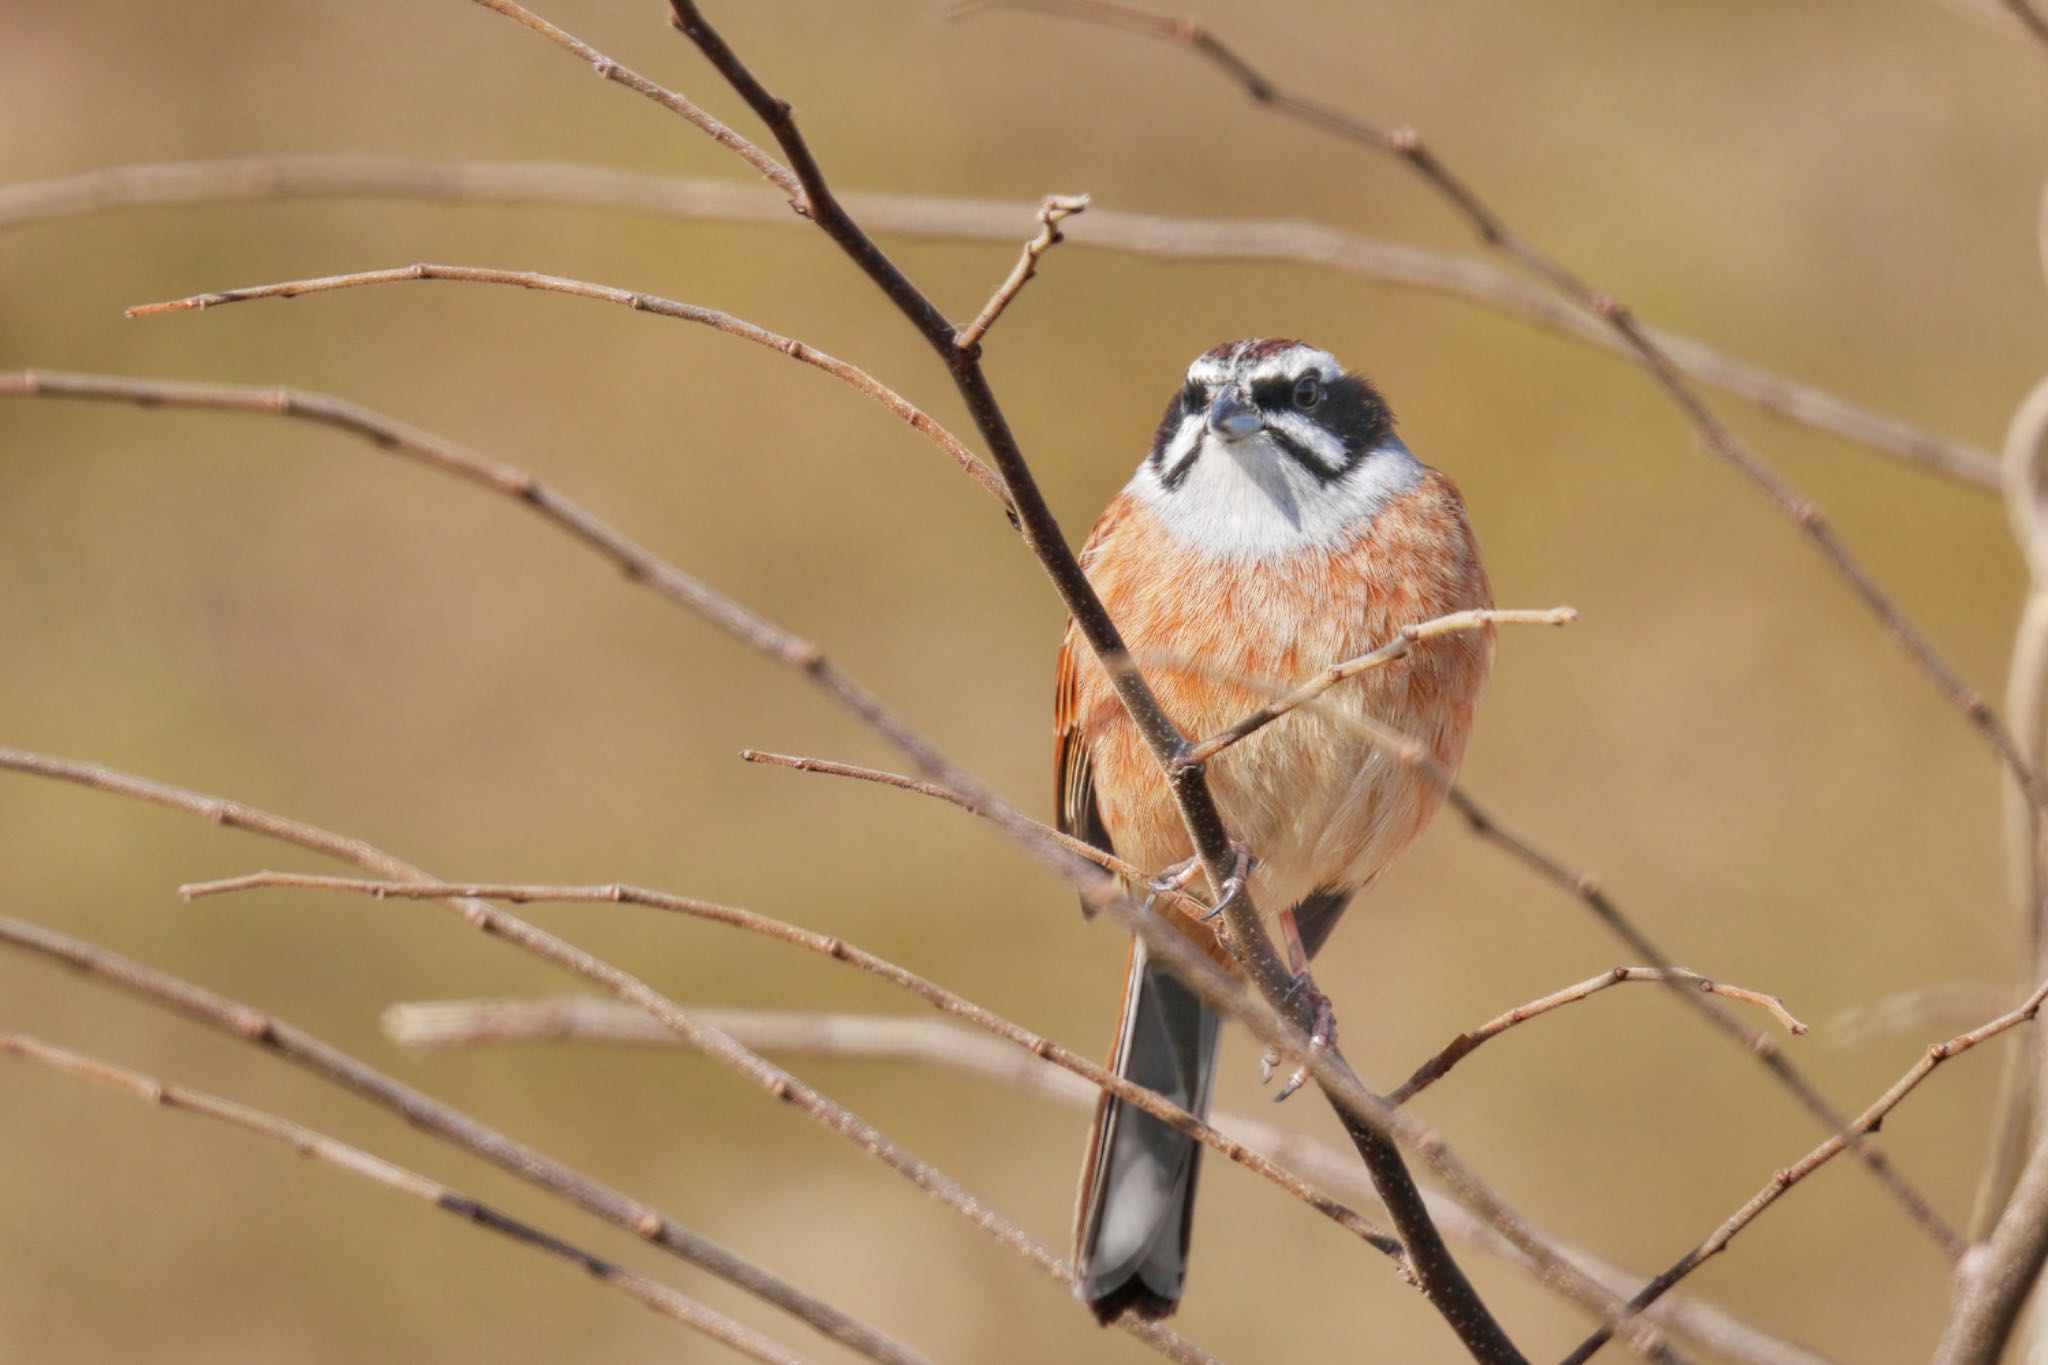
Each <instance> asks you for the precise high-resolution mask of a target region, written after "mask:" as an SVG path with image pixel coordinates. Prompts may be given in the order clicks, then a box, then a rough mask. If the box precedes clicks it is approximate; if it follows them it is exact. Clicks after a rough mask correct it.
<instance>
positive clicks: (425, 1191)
mask: <svg viewBox="0 0 2048 1365" xmlns="http://www.w3.org/2000/svg"><path fill="white" fill-rule="evenodd" d="M0 1053H4V1054H7V1055H9V1056H14V1057H19V1058H21V1059H22V1060H24V1061H28V1062H34V1063H36V1064H37V1065H39V1066H43V1067H47V1068H49V1069H50V1070H52V1071H56V1072H60V1073H62V1074H64V1075H67V1076H71V1077H74V1078H76V1079H78V1080H83V1081H91V1082H93V1083H95V1084H97V1085H104V1086H107V1087H110V1088H111V1089H115V1090H122V1091H126V1092H127V1093H128V1094H130V1095H133V1096H135V1098H137V1099H139V1100H141V1101H142V1102H143V1103H145V1104H153V1105H159V1106H162V1107H163V1108H166V1109H177V1110H183V1111H184V1112H186V1113H188V1114H198V1115H200V1116H201V1117H203V1118H210V1119H214V1120H217V1121H218V1122H221V1123H225V1124H227V1125H229V1126H230V1127H234V1128H240V1129H242V1130H243V1131H244V1132H250V1133H255V1134H257V1135H258V1136H259V1137H266V1138H269V1139H270V1140H271V1141H273V1142H281V1143H283V1144H284V1145H285V1146H287V1147H290V1148H291V1149H292V1150H293V1151H295V1152H297V1153H298V1154H299V1155H300V1156H305V1157H311V1158H313V1159H314V1160H316V1161H322V1162H325V1163H327V1164H328V1165H330V1166H333V1167H334V1168H335V1169H337V1170H342V1171H346V1172H348V1173H349V1174H350V1175H355V1176H360V1177H362V1178H363V1179H365V1180H368V1181H370V1182H372V1183H373V1184H377V1185H382V1186H383V1187H384V1188H385V1189H388V1190H392V1191H394V1192H396V1193H398V1194H404V1195H410V1196H411V1197H413V1198H414V1199H423V1200H425V1201H426V1202H427V1203H429V1204H432V1205H433V1206H434V1207H435V1208H437V1209H440V1210H441V1211H442V1212H443V1213H449V1214H453V1215H454V1216H455V1217H457V1218H460V1219H462V1220H463V1221H464V1222H467V1223H470V1224H472V1225H474V1226H476V1227H479V1228H483V1229H485V1230H486V1231H489V1232H495V1233H497V1234H498V1235H500V1236H502V1237H507V1238H510V1239H511V1240H512V1241H514V1242H517V1243H519V1244H520V1245H522V1246H528V1247H532V1248H533V1249H534V1250H536V1251H539V1252H542V1253H544V1254H546V1255H549V1256H553V1257H555V1258H556V1259H558V1260H562V1261H566V1262H567V1263H568V1264H570V1265H572V1266H574V1267H576V1268H577V1269H578V1270H581V1271H582V1272H584V1273H585V1274H586V1275H588V1276H590V1278H591V1279H593V1280H596V1281H597V1282H598V1283H599V1284H602V1285H607V1286H609V1287H610V1288H613V1289H616V1290H618V1291H619V1292H621V1293H623V1294H625V1295H626V1296H628V1297H629V1298H632V1299H635V1300H637V1301H639V1302H640V1303H641V1304H642V1305H643V1306H645V1307H647V1308H650V1309H652V1310H653V1311H655V1312H656V1313H659V1314H661V1315H662V1316H663V1317H666V1318H672V1319H674V1320H675V1321H677V1322H680V1323H682V1324H683V1325H684V1326H686V1327H693V1328H695V1329H696V1330H697V1331H699V1332H702V1333H704V1335H706V1336H708V1337H710V1338H711V1339H712V1340H714V1341H719V1342H723V1343H724V1344H725V1345H727V1346H730V1347H731V1348H732V1349H733V1350H735V1351H738V1352H739V1353H740V1354H741V1355H743V1356H746V1357H748V1358H749V1359H751V1360H759V1361H763V1362H765V1365H804V1362H803V1357H801V1356H798V1355H795V1354H793V1353H791V1352H790V1351H788V1350H785V1349H784V1348H783V1347H782V1346H780V1345H778V1344H777V1343H776V1342H773V1341H771V1340H769V1339H768V1338H767V1337H764V1336H762V1335H761V1334H760V1333H759V1332H756V1331H755V1330H754V1329H753V1328H751V1327H747V1326H745V1325H744V1324H741V1323H738V1322H734V1321H733V1320H732V1319H731V1318H729V1317H727V1316H725V1314H723V1313H719V1312H716V1311H714V1310H712V1309H710V1308H707V1307H705V1306H704V1305H703V1304H701V1303H698V1302H697V1301H696V1300H695V1299H693V1298H690V1297H689V1296H688V1295H686V1294H682V1293H679V1292H678V1291H676V1290H674V1289H671V1288H669V1287H668V1286H667V1285H665V1284H662V1283H660V1282H658V1281H655V1280H650V1279H648V1278H647V1277H646V1276H644V1275H637V1274H635V1273H634V1272H632V1271H630V1270H628V1269H626V1268H625V1267H624V1266H621V1265H614V1264H613V1263H612V1262H610V1261H607V1260H604V1259H602V1258H601V1257H598V1256H594V1255H592V1254H591V1253H590V1252H587V1251H585V1250H583V1249H582V1248H581V1247H578V1246H574V1245H571V1244H570V1243H568V1242H565V1241H563V1240H562V1239H561V1238H559V1237H556V1236H554V1235H553V1234H552V1233H548V1232H543V1231H542V1230H541V1229H539V1228H537V1227H534V1226H533V1225H532V1224H530V1223H524V1222H521V1221H520V1220H519V1219H517V1218H514V1217H512V1216H511V1215H510V1214H506V1213H501V1212H499V1211H498V1210H497V1209H495V1208H493V1207H491V1206H490V1205H489V1204H486V1203H484V1202H483V1201H482V1200H479V1199H473V1198H471V1197H470V1196H469V1195H466V1194H464V1193H462V1192H461V1191H460V1190H453V1189H450V1188H449V1187H448V1186H446V1185H443V1184H441V1183H440V1182H439V1181H437V1180H430V1179H428V1178H427V1177H426V1176H423V1175H420V1174H418V1173H417V1172H415V1171H410V1170H407V1169H406V1168H405V1167H403V1166H400V1165H397V1164H395V1163H393V1162H389V1161H386V1160H384V1159H383V1158H382V1157H379V1156H373V1155H371V1154H370V1153H369V1152H366V1151H364V1150H362V1149H361V1148H360V1147H353V1146H350V1145H349V1144H348V1143H346V1142H342V1141H340V1140H339V1139H336V1138H331V1137H329V1136H327V1135H326V1134H325V1133H319V1132H315V1131H314V1130H313V1129H310V1128H306V1127H302V1126H301V1125H299V1124H296V1123H292V1122H290V1121H289V1120H286V1119H281V1118H279V1117H277V1116H276V1115H274V1114H267V1113H265V1112H263V1111H262V1110H260V1109H251V1108H249V1107H247V1106H246V1105H240V1104H236V1103H234V1102H233V1101H230V1100H224V1099H220V1098H219V1097H217V1096H214V1095H209V1094H207V1093H205V1092H204V1091H200V1090H191V1089H187V1088H186V1087H184V1086H178V1085H170V1084H167V1083H165V1082H163V1081H160V1080H157V1079H156V1078H155V1077H152V1076H145V1075H143V1074H142V1073H141V1072H139V1071H130V1070H128V1069H127V1068H126V1067H120V1066H115V1065H113V1064H112V1063H110V1062H103V1061H99V1060H97V1059H96V1058H92V1057H86V1056H82V1055H80V1054H78V1053H76V1052H69V1051H66V1050H65V1049H63V1048H59V1047H52V1046H50V1045H49V1044H48V1043H44V1042H39V1041H38V1040H36V1039H34V1038H27V1037H23V1036H22V1035H20V1034H7V1033H0Z"/></svg>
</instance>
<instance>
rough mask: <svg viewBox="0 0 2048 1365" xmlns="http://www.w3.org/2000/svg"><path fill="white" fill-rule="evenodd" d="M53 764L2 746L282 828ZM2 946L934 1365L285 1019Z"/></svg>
mask: <svg viewBox="0 0 2048 1365" xmlns="http://www.w3.org/2000/svg"><path fill="white" fill-rule="evenodd" d="M21 760H33V761H29V762H23V761H21ZM51 762H53V760H44V759H41V758H40V756H36V755H24V754H20V753H17V752H15V751H12V750H0V767H9V768H13V769H14V770H16V771H20V772H28V773H35V774H39V775H47V776H64V777H66V778H67V779H68V780H74V781H84V782H87V783H88V785H95V786H102V787H103V788H104V789H105V790H109V791H115V792H118V793H121V794H123V795H128V796H133V797H137V798H139V799H141V800H145V801H150V802H152V803H154V804H157V805H167V806H171V807H173V808H175V809H184V810H188V811H190V812H192V813H194V814H198V815H202V816H205V817H207V818H210V819H213V820H214V821H215V823H217V824H222V825H226V826H228V827H230V828H241V829H252V830H258V831H259V832H266V831H262V824H263V823H264V822H273V821H275V817H271V816H267V815H265V814H263V813H262V812H260V811H252V810H250V809H249V808H248V807H245V806H237V805H234V804H233V803H231V802H212V803H211V804H205V803H207V802H210V801H211V798H198V801H199V802H200V803H201V804H196V805H195V804H193V803H192V802H190V801H188V799H187V798H190V797H192V796H193V794H192V793H188V792H182V791H179V790H178V789H177V788H175V787H163V786H160V785H158V784H156V783H152V782H144V781H142V780H141V779H137V778H130V777H128V776H127V775H126V774H121V773H114V772H111V771H109V770H106V769H93V768H84V769H82V770H80V771H76V772H64V771H62V770H63V769H65V768H72V769H79V768H80V766H81V765H68V764H62V763H61V762H58V766H57V767H56V768H51V767H49V766H48V765H49V764H50V763H51ZM251 822H255V823H251ZM277 823H279V824H284V823H288V822H277ZM0 947H5V948H11V949H13V950H15V951H17V952H24V953H29V954H33V955H34V956H37V957H40V958H43V959H44V960H46V961H50V962H56V963H59V964H61V965H63V966H65V967H68V968H70V969H71V970H72V971H75V972H77V973H79V974H81V975H83V976H85V977H87V978H89V979H91V980H93V981H96V982H98V983H100V984H102V985H106V986H111V987H113V988H115V989H116V990H120V991H123V992H125V993H127V994H129V995H132V996H134V997H136V998H138V999H140V1000H142V1001H144V1002H146V1003H148V1004H151V1005H154V1006H156V1007H158V1008H160V1009H164V1010H168V1011H170V1012H172V1013H174V1014H179V1015H183V1016H184V1017H185V1018H188V1019H194V1020H197V1021H198V1022H200V1023H202V1024H205V1025H207V1026H208V1027H211V1028H215V1029H219V1030H220V1031H221V1032H223V1033H226V1034H228V1035H229V1036H230V1037H234V1038H239V1039H241V1040H243V1041H244V1042H247V1043H250V1044H253V1045H254V1046H256V1047H258V1048H261V1049H263V1050H265V1051H267V1052H272V1053H275V1054H276V1055H277V1056H279V1057H281V1058H283V1059H284V1060H285V1061H288V1062H290V1063H292V1064H293V1065H294V1066H297V1067H300V1068H302V1069H304V1070H306V1071H309V1072H311V1073H312V1074H314V1075H315V1076H318V1077H320V1078H321V1079H322V1080H325V1081H327V1082H329V1083H330V1084H332V1085H335V1086H338V1087H339V1088H341V1089H343V1090H346V1091H348V1092H350V1093H351V1094H354V1095H357V1096H360V1097H361V1098H363V1099H366V1100H368V1101H370V1102H371V1103H372V1104H376V1105H379V1106H381V1107H382V1108H384V1109H387V1110H389V1111H391V1112H392V1113H394V1114H396V1115H398V1116H399V1117H400V1118H402V1119H404V1120H405V1121H406V1122H407V1123H409V1124H411V1125H412V1126H413V1127H415V1128H417V1129H419V1130H420V1131H421V1132H424V1133H430V1134H432V1135H433V1136H435V1137H437V1138H440V1139H441V1140H442V1141H444V1142H446V1143H448V1144H449V1145H451V1146H453V1147H455V1148H457V1149H459V1150H461V1151H465V1152H468V1153H470V1154H471V1155H473V1156H477V1157H480V1158H482V1159H483V1160H485V1161H488V1162H490V1163H491V1164H492V1165H493V1166H496V1167H498V1168H499V1169H501V1170H503V1171H506V1172H508V1173H510V1174H511V1175H513V1176H514V1177H516V1178H517V1179H520V1180H523V1181H525V1182H526V1183H528V1184H530V1185H533V1186H534V1187H536V1188H538V1189H541V1190H545V1191H547V1192H548V1193H549V1194H552V1195H555V1196H556V1197H557V1198H560V1199H564V1200H566V1201H567V1202H569V1203H571V1204H574V1205H576V1206H577V1207H578V1208H581V1209H582V1210H584V1211H585V1212H586V1213H590V1214H593V1215H595V1216H596V1217H598V1218H601V1219H603V1220H604V1221H606V1222H608V1223H611V1224H614V1225H615V1226H618V1227H621V1228H624V1229H626V1230H627V1231H629V1232H632V1233H634V1234H635V1235H637V1236H639V1237H641V1238H643V1239H645V1240H646V1241H648V1242H651V1243H652V1244H654V1245H655V1246H657V1247H660V1248H661V1249H662V1250H664V1251H666V1252H668V1253H669V1254H671V1255H673V1256H676V1257H679V1258H681V1259H682V1260H684V1261H686V1262H688V1263H689V1264H691V1265H695V1266H698V1267H699V1268H701V1269H704V1270H707V1271H709V1272H711V1273H712V1274H713V1275H716V1276H718V1277H719V1278H721V1279H723V1280H726V1281H727V1282H729V1283H731V1284H733V1285H734V1286H736V1287H738V1288H739V1289H741V1290H743V1291H745V1292H746V1293H749V1294H752V1295H753V1296H755V1297H756V1298H758V1299H760V1300H762V1301H763V1302H764V1303H768V1304H772V1305H773V1306H775V1307H777V1308H779V1309H781V1310H782V1311H784V1312H786V1313H788V1314H790V1315H791V1316H793V1317H795V1318H797V1319H798V1320H799V1321H801V1322H804V1323H806V1324H808V1325H809V1326H811V1327H813V1328H815V1329H816V1330H817V1331H819V1332H821V1333H823V1334H824V1335H826V1336H828V1337H830V1338H831V1339H833V1340H834V1341H838V1342H840V1343H842V1344H844V1345H846V1346H848V1347H850V1348H851V1349H852V1350H854V1351H856V1352H858V1353H859V1354H861V1355H862V1356H865V1357H866V1358H868V1359H870V1360H875V1361H882V1362H887V1365H929V1362H927V1361H925V1358H924V1357H923V1356H921V1355H919V1354H917V1353H916V1352H915V1351H912V1350H911V1349H910V1348H909V1347H907V1346H904V1345H902V1344H901V1343H900V1342H897V1341H894V1340H891V1339H890V1338H889V1337H887V1336H884V1335H883V1334H882V1333H880V1332H878V1331H876V1330H875V1329H874V1328H872V1327H869V1326H868V1325H867V1324H865V1323H863V1322H861V1321H860V1320H859V1319H857V1318H854V1317H852V1316H850V1315H848V1314H846V1313H844V1312H842V1311H840V1310H839V1309H837V1308H835V1307H833V1306H832V1305H831V1304H828V1303H825V1302H824V1301H823V1300H821V1299H818V1298H817V1297H816V1296H814V1295H812V1294H810V1293H808V1292H807V1291H805V1290H803V1289H801V1288H799V1287H797V1286H796V1285H794V1284H791V1283H789V1282H788V1281H786V1280H784V1279H782V1278H781V1277H779V1276H777V1275H775V1274H773V1273H772V1272H770V1271H768V1270H765V1269H763V1268H762V1267H760V1266H757V1265H755V1264H753V1263H752V1262H750V1261H748V1260H746V1259H745V1258H743V1257H741V1256H739V1255H738V1254H737V1253H735V1252H733V1251H731V1250H729V1249H727V1248H726V1247H723V1246H721V1245H719V1244H718V1243H717V1242H714V1241H712V1240H711V1239H710V1238H708V1237H705V1236H703V1235H701V1234H699V1233H697V1232H696V1231H694V1230H692V1229H690V1228H688V1227H685V1226H684V1225H683V1224H681V1223H678V1222H677V1221H675V1220H674V1219H673V1218H671V1217H669V1216H668V1215H667V1214H665V1213H662V1212H661V1211H660V1210H658V1209H654V1208H651V1207H649V1206H648V1205H646V1204H643V1203H641V1202H640V1201H638V1200H636V1199H633V1198H630V1197H629V1196H627V1195H624V1194H621V1193H620V1192H619V1191H617V1190H614V1189H612V1188H610V1187H609V1186H606V1185H604V1184H601V1183H600V1182H598V1181H596V1180H593V1179H592V1178H590V1177H589V1176H587V1175H584V1174H583V1173H581V1172H580V1171H576V1170H573V1169H571V1168H570V1167H568V1166H565V1165H563V1164H562V1163H561V1162H559V1161H556V1160H554V1159H552V1158H550V1157H548V1156H545V1155H543V1154H542V1153H540V1152H537V1151H535V1150H534V1149H533V1148H531V1147H528V1146H526V1145H525V1144H524V1143H520V1142H516V1141H514V1140H513V1139H511V1138H509V1137H507V1136H505V1135H504V1134H503V1133H500V1132H498V1131H497V1130H495V1129H493V1128H490V1127H488V1126H487V1125H485V1124H483V1123H480V1122H478V1121H477V1120H475V1119H473V1118H471V1117H470V1116H469V1115H467V1114H464V1113H462V1112H461V1111H460V1110H457V1109H453V1108H450V1107H449V1106H448V1105H445V1104H442V1103H441V1102H440V1101H438V1100H435V1099H432V1098H430V1097H429V1096H427V1095H423V1094H421V1093H420V1092H419V1091H417V1090H414V1089H412V1088H411V1087H410V1086H407V1085H404V1084H402V1083H400V1082H398V1081H396V1080H393V1079H392V1078H391V1077H389V1076H386V1075H384V1074H383V1073H382V1072H380V1071H377V1070H376V1069H375V1068H373V1067H370V1066H368V1065H367V1064H365V1063H363V1062H361V1061H358V1060H357V1059H356V1058H354V1057H351V1056H349V1055H348V1054H347V1053H345V1052H342V1051H341V1050H340V1049H338V1048H334V1047H330V1046H328V1045H327V1044H326V1043H323V1042H321V1041H320V1040H319V1039H318V1038H315V1037H313V1036H312V1035H311V1034H309V1033H306V1032H304V1031H302V1030H300V1029H298V1028H295V1027H293V1026H292V1025H291V1024H289V1023H286V1022H285V1021H284V1020H282V1019H280V1018H278V1017H277V1016H275V1015H272V1014H265V1013H264V1012H262V1011H261V1010H257V1009H254V1008H252V1007H251V1006H248V1005H245V1004H242V1003H240V1002H239V1001H234V1000H230V999H228V998H226V997H225V996H221V995H216V994H214V993H213V992H212V991H209V990H205V989H203V988H201V987H199V986H195V985H193V984H191V983H190V982H187V981H182V980H180V979H178V978H177V977H174V976H171V975H169V974H168V973H166V972H160V971H157V970H155V969H154V968H151V967H145V966H143V965H142V964H141V963H139V962H133V961H130V960H129V959H127V958H124V957H121V956H120V955H119V954H116V953H112V952H109V951H107V950H106V949H104V948H100V947H97V946H95V945H93V944H89V943H84V942H81V941H79V940H77V939H74V938H69V937H67V936H65V935H63V934H59V933H57V932H55V931H54V930H50V929H45V928H42V927H41V926H40V925H34V924H28V923H24V922H23V921H21V920H16V919H10V918H7V917H5V916H0Z"/></svg>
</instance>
